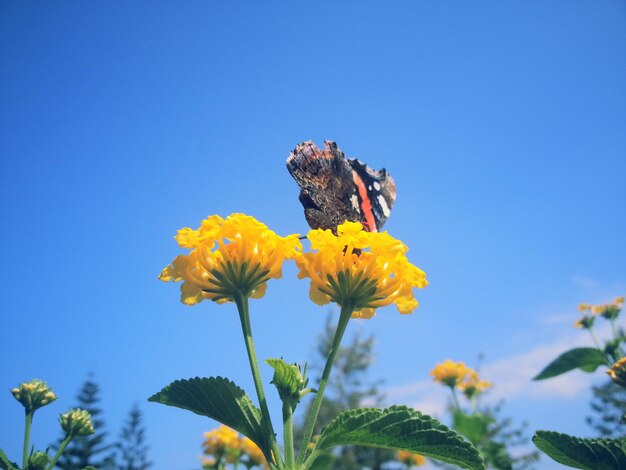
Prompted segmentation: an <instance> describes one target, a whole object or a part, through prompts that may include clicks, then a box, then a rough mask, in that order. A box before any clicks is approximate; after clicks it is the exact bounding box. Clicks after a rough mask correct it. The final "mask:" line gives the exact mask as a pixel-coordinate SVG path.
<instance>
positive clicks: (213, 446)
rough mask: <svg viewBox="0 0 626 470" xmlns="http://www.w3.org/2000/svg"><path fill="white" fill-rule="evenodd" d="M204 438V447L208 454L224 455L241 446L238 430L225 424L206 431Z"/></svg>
mask: <svg viewBox="0 0 626 470" xmlns="http://www.w3.org/2000/svg"><path fill="white" fill-rule="evenodd" d="M204 439H205V440H204V442H203V443H202V447H203V448H204V453H205V454H206V455H214V456H216V457H218V456H223V455H225V454H226V453H227V452H228V451H231V450H236V449H240V447H241V440H240V439H239V434H237V431H234V430H233V429H231V428H229V427H228V426H224V425H222V426H220V427H219V428H216V429H213V430H212V431H209V432H205V433H204Z"/></svg>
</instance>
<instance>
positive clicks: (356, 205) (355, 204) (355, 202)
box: [350, 194, 361, 212]
mask: <svg viewBox="0 0 626 470" xmlns="http://www.w3.org/2000/svg"><path fill="white" fill-rule="evenodd" d="M350 202H351V203H352V207H354V208H355V209H356V210H357V211H359V212H361V208H360V207H359V198H358V197H357V195H356V194H353V195H352V196H351V197H350Z"/></svg>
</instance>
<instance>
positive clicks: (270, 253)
mask: <svg viewBox="0 0 626 470" xmlns="http://www.w3.org/2000/svg"><path fill="white" fill-rule="evenodd" d="M175 238H176V241H177V242H178V244H179V245H180V246H181V247H182V248H190V249H191V250H192V251H191V252H190V253H189V254H188V255H180V256H177V257H176V258H175V259H174V261H173V262H172V264H171V265H169V266H167V267H166V268H165V269H164V270H163V271H162V272H161V274H160V276H159V279H161V280H162V281H183V283H182V285H181V287H180V290H181V301H182V303H184V304H186V305H194V304H197V303H198V302H201V301H203V300H204V299H210V300H214V301H216V302H218V303H223V302H227V301H231V300H233V299H234V297H235V296H237V295H241V296H244V297H248V296H250V297H253V298H259V297H262V296H263V295H264V294H265V289H266V287H267V284H266V282H267V281H268V280H269V279H278V278H280V277H281V276H282V271H281V268H282V264H283V261H284V260H285V259H290V258H293V257H295V256H297V255H298V254H299V252H300V251H301V249H302V245H301V244H300V241H299V239H298V235H297V234H294V235H289V236H287V237H280V236H278V235H276V233H274V232H273V231H271V230H269V229H268V228H267V226H266V225H264V224H262V223H261V222H259V221H258V220H256V219H255V218H254V217H251V216H247V215H244V214H232V215H230V216H229V217H227V218H226V219H222V218H221V217H220V216H218V215H213V216H210V217H208V218H206V219H205V220H203V221H202V223H201V225H200V227H199V228H198V229H197V230H192V229H190V228H183V229H182V230H179V231H178V235H177V236H176V237H175Z"/></svg>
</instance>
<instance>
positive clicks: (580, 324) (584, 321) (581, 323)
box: [574, 316, 596, 330]
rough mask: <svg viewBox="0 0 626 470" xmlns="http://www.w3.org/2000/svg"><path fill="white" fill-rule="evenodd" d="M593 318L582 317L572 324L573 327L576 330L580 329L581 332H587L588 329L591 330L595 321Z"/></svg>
mask: <svg viewBox="0 0 626 470" xmlns="http://www.w3.org/2000/svg"><path fill="white" fill-rule="evenodd" d="M595 319H596V318H595V317H591V316H584V317H582V318H581V319H580V320H576V321H575V322H574V326H575V327H576V328H580V329H583V330H588V329H589V328H591V327H592V326H593V322H594V321H595Z"/></svg>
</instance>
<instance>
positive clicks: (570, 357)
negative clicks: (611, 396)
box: [533, 348, 606, 380]
mask: <svg viewBox="0 0 626 470" xmlns="http://www.w3.org/2000/svg"><path fill="white" fill-rule="evenodd" d="M603 364H604V365H606V359H605V358H604V354H602V352H601V351H600V350H598V349H596V348H575V349H571V350H569V351H567V352H565V353H563V354H561V355H560V356H559V357H557V358H556V359H555V360H554V361H552V362H551V363H550V364H548V366H547V367H546V368H545V369H543V370H542V371H541V372H540V373H539V374H538V375H537V376H536V377H534V378H533V380H544V379H549V378H552V377H556V376H557V375H561V374H564V373H565V372H569V371H570V370H574V369H581V370H582V371H584V372H593V371H594V370H596V369H597V368H598V366H601V365H603Z"/></svg>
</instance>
